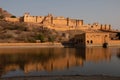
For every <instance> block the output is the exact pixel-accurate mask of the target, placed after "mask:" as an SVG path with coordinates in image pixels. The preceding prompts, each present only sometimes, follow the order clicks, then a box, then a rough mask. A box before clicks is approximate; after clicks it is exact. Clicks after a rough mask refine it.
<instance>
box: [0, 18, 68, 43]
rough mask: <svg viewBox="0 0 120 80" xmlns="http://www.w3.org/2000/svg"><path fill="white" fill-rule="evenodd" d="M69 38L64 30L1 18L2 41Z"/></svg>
mask: <svg viewBox="0 0 120 80" xmlns="http://www.w3.org/2000/svg"><path fill="white" fill-rule="evenodd" d="M64 40H67V39H66V36H65V35H64V34H63V32H58V31H55V30H51V29H48V28H47V27H45V26H43V25H35V24H26V23H19V22H17V23H12V22H7V21H4V20H0V43H5V42H37V41H38V42H53V41H54V42H61V41H64Z"/></svg>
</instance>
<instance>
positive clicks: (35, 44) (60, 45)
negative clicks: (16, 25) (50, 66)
mask: <svg viewBox="0 0 120 80" xmlns="http://www.w3.org/2000/svg"><path fill="white" fill-rule="evenodd" d="M17 46H18V47H41V48H42V47H43V48H44V47H64V46H63V45H62V43H0V47H17Z"/></svg>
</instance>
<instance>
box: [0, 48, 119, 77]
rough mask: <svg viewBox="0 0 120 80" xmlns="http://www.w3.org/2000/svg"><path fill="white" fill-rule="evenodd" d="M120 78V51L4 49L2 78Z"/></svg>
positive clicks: (0, 54)
mask: <svg viewBox="0 0 120 80" xmlns="http://www.w3.org/2000/svg"><path fill="white" fill-rule="evenodd" d="M46 75H110V76H119V77H120V48H119V47H110V48H102V47H94V48H90V47H89V48H77V49H76V48H27V47H24V48H22V47H21V48H17V47H4V48H0V76H1V77H13V76H46Z"/></svg>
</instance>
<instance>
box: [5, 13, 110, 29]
mask: <svg viewBox="0 0 120 80" xmlns="http://www.w3.org/2000/svg"><path fill="white" fill-rule="evenodd" d="M5 20H7V21H11V22H26V23H39V24H44V25H48V26H54V29H56V27H59V28H65V27H64V26H66V27H68V29H70V28H71V29H95V30H111V25H107V24H105V25H103V24H98V23H93V24H84V21H83V20H78V19H70V18H68V17H67V18H65V17H61V16H59V17H55V16H53V15H52V14H48V15H47V16H31V15H30V13H25V14H24V15H23V16H22V17H20V18H10V17H6V18H5Z"/></svg>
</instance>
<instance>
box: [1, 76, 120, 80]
mask: <svg viewBox="0 0 120 80" xmlns="http://www.w3.org/2000/svg"><path fill="white" fill-rule="evenodd" d="M0 80H120V77H111V76H41V77H40V76H39V77H14V78H1V79H0Z"/></svg>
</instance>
